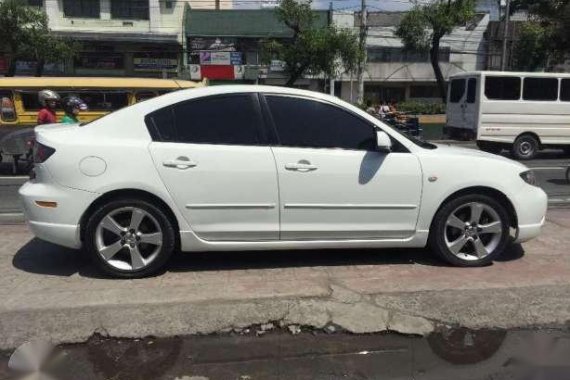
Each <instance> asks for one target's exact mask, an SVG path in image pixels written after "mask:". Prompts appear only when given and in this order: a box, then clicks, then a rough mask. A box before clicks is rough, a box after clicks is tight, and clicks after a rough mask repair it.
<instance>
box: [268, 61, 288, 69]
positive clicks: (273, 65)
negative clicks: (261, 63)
mask: <svg viewBox="0 0 570 380" xmlns="http://www.w3.org/2000/svg"><path fill="white" fill-rule="evenodd" d="M269 69H270V70H271V71H285V62H284V61H280V60H278V59H272V60H271V66H270V67H269Z"/></svg>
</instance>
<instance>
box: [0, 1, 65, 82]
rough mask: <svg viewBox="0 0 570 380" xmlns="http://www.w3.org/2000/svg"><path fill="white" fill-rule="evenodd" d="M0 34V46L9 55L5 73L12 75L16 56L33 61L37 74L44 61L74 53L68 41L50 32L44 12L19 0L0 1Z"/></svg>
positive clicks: (41, 68) (40, 72) (62, 57)
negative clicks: (35, 63) (8, 52)
mask: <svg viewBox="0 0 570 380" xmlns="http://www.w3.org/2000/svg"><path fill="white" fill-rule="evenodd" d="M0 35H1V36H2V39H1V40H0V44H1V45H3V46H1V47H3V48H8V50H9V51H10V55H11V59H10V66H9V68H8V72H7V73H6V76H14V74H15V73H16V62H17V60H18V59H31V60H35V61H36V62H37V66H36V75H37V76H41V74H42V71H43V67H44V64H45V62H48V61H51V62H55V61H61V60H63V59H66V58H70V57H71V56H73V54H74V53H73V51H74V46H73V45H72V44H70V43H69V42H67V41H65V40H62V39H58V38H56V37H54V36H53V35H51V34H50V30H49V27H48V18H47V15H46V14H45V13H44V12H43V11H42V10H40V9H37V8H34V7H29V6H27V5H26V4H25V3H24V2H23V1H22V0H4V1H3V2H1V3H0Z"/></svg>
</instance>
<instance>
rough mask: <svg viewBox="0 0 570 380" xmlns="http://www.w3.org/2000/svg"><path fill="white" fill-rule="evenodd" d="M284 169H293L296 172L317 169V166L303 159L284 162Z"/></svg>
mask: <svg viewBox="0 0 570 380" xmlns="http://www.w3.org/2000/svg"><path fill="white" fill-rule="evenodd" d="M285 169H287V170H294V171H298V172H310V171H313V170H317V167H316V166H315V165H312V164H311V163H310V162H307V161H304V160H303V161H299V162H297V163H291V164H285Z"/></svg>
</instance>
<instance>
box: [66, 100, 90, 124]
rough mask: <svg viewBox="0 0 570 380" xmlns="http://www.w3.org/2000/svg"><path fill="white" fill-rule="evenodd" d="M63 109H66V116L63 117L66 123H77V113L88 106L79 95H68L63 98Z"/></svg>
mask: <svg viewBox="0 0 570 380" xmlns="http://www.w3.org/2000/svg"><path fill="white" fill-rule="evenodd" d="M61 104H62V106H63V110H64V111H65V116H64V117H63V118H62V119H61V122H62V123H64V124H76V123H79V119H78V118H77V115H79V111H84V110H86V109H87V106H86V105H85V103H84V102H83V100H81V99H80V98H79V97H77V96H75V95H71V96H67V97H65V98H63V100H62V102H61Z"/></svg>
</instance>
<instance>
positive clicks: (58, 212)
mask: <svg viewBox="0 0 570 380" xmlns="http://www.w3.org/2000/svg"><path fill="white" fill-rule="evenodd" d="M19 194H20V198H21V200H22V205H23V209H24V215H25V217H26V220H27V222H28V225H29V227H30V229H31V230H32V232H33V234H34V235H35V236H36V237H38V238H40V239H42V240H45V241H49V242H51V243H54V244H58V245H62V246H64V247H69V248H75V249H78V248H80V247H81V239H80V236H79V222H80V220H81V217H82V215H83V213H84V212H85V211H86V210H87V208H88V207H89V205H90V204H91V203H92V202H93V201H94V200H95V199H96V198H97V196H98V194H96V193H91V192H87V191H82V190H77V189H72V188H68V187H63V186H60V185H58V184H54V183H43V182H34V181H28V182H26V183H25V184H24V185H22V187H21V188H20V190H19ZM37 201H49V202H56V203H57V207H53V208H50V207H42V206H39V205H38V204H37V203H36V202H37Z"/></svg>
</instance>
